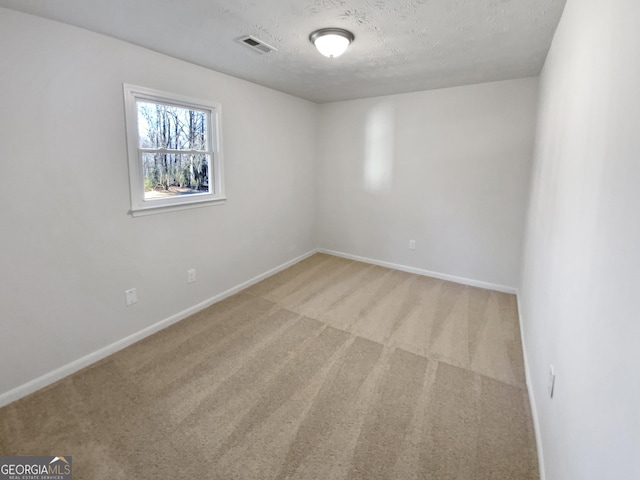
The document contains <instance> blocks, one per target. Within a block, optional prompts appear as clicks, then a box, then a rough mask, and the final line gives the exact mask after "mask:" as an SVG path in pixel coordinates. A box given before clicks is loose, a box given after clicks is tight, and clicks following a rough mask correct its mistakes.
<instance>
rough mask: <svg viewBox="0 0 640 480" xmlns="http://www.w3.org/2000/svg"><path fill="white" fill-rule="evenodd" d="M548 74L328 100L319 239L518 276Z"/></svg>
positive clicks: (427, 265) (437, 265)
mask: <svg viewBox="0 0 640 480" xmlns="http://www.w3.org/2000/svg"><path fill="white" fill-rule="evenodd" d="M537 86H538V85H537V79H531V78H530V79H523V80H512V81H504V82H494V83H486V84H480V85H472V86H465V87H456V88H447V89H442V90H432V91H426V92H419V93H410V94H404V95H394V96H388V97H379V98H373V99H365V100H356V101H349V102H340V103H332V104H325V105H322V106H321V109H320V126H319V130H320V138H319V145H320V146H321V148H320V152H319V161H318V171H319V173H318V179H319V182H320V183H319V187H318V235H319V241H318V243H319V246H320V247H322V248H325V249H329V250H333V251H339V252H342V253H347V254H352V255H359V256H364V257H368V258H372V259H375V260H382V261H386V262H391V263H395V264H400V265H405V266H409V267H413V268H417V269H422V270H427V271H430V272H434V273H437V274H445V275H453V276H457V277H462V278H466V279H472V280H475V281H480V282H486V283H488V284H492V285H493V286H506V287H516V286H517V283H518V280H519V275H520V261H521V247H522V236H523V234H522V232H523V226H524V216H525V213H526V204H527V198H528V188H529V181H530V169H531V157H532V155H533V142H534V129H535V118H536V113H535V112H536V102H537ZM410 239H414V240H416V250H415V251H410V250H409V249H408V246H409V240H410Z"/></svg>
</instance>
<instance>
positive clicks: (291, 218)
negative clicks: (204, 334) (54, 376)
mask: <svg viewBox="0 0 640 480" xmlns="http://www.w3.org/2000/svg"><path fill="white" fill-rule="evenodd" d="M0 65H2V68H1V69H0V112H1V115H0V179H1V181H2V186H1V187H0V225H2V227H1V229H2V233H1V234H0V251H1V252H2V253H1V254H0V275H1V280H0V281H1V284H2V287H1V289H0V316H1V320H0V332H1V333H0V394H2V393H6V392H8V391H9V390H11V389H14V388H15V387H18V386H20V385H23V384H24V383H25V382H28V381H31V380H33V379H35V378H37V377H39V376H41V375H43V374H46V373H48V372H51V371H52V370H55V369H56V368H59V367H62V366H64V365H67V364H68V363H69V362H72V361H75V360H77V359H79V358H81V357H83V356H84V355H87V354H90V353H92V352H95V351H96V350H98V349H100V348H102V347H105V346H107V345H110V344H111V343H113V342H115V341H117V340H120V339H122V338H124V337H126V336H127V335H130V334H132V333H134V332H138V331H140V330H142V329H144V328H145V327H148V326H150V325H152V324H154V323H156V322H159V321H161V320H163V319H166V318H167V317H170V316H171V315H174V314H176V313H178V312H181V311H184V310H185V309H187V308H189V307H192V306H194V305H196V304H198V303H199V302H203V301H206V300H207V299H209V298H211V297H213V296H214V295H217V294H219V293H221V292H224V291H225V290H227V289H229V288H231V287H234V286H236V285H238V284H240V283H242V282H244V281H247V280H249V279H251V278H252V277H254V276H256V275H259V274H262V273H264V272H266V271H267V270H269V269H271V268H273V267H275V266H277V265H280V264H282V263H284V262H286V261H288V260H291V259H293V258H295V257H297V256H300V255H302V254H304V253H306V252H308V251H310V250H312V249H314V248H315V246H316V235H315V230H314V229H315V226H314V225H315V218H314V216H315V195H314V193H313V192H314V189H315V163H314V162H315V158H314V154H315V153H314V152H315V123H316V118H317V106H316V105H315V104H312V103H310V102H306V101H303V100H300V99H297V98H294V97H291V96H288V95H284V94H282V93H278V92H275V91H273V90H269V89H266V88H263V87H259V86H257V85H254V84H251V83H248V82H244V81H241V80H238V79H235V78H231V77H229V76H225V75H222V74H218V73H215V72H212V71H209V70H206V69H203V68H200V67H197V66H195V65H192V64H188V63H185V62H182V61H178V60H175V59H172V58H169V57H166V56H163V55H160V54H156V53H154V52H151V51H149V50H145V49H142V48H138V47H135V46H132V45H130V44H127V43H124V42H120V41H117V40H114V39H111V38H108V37H104V36H101V35H97V34H94V33H90V32H88V31H85V30H81V29H78V28H74V27H70V26H66V25H63V24H60V23H56V22H52V21H48V20H43V19H39V18H37V17H33V16H28V15H24V14H20V13H17V12H13V11H11V10H6V9H0ZM124 82H126V83H131V84H136V85H143V86H147V87H151V88H157V89H161V90H167V91H171V92H175V93H178V94H182V95H188V96H192V97H196V98H203V99H208V100H211V101H217V102H220V103H221V104H222V112H223V141H224V155H225V179H226V192H227V196H228V202H227V204H226V205H224V206H215V207H206V208H198V209H193V210H188V211H182V212H176V213H166V214H160V215H152V216H147V217H141V218H132V217H131V216H130V215H129V214H128V213H127V212H128V210H129V208H130V203H129V187H128V181H129V180H128V167H127V151H126V146H125V126H124V107H123V93H122V84H123V83H124ZM191 267H196V268H197V277H198V280H197V282H196V283H195V284H192V285H187V283H186V271H187V269H188V268H191ZM132 287H136V288H137V289H138V297H139V301H138V304H136V305H135V306H132V307H125V305H124V303H125V302H124V291H125V290H126V289H128V288H132Z"/></svg>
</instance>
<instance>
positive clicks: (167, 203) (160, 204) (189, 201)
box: [123, 83, 226, 217]
mask: <svg viewBox="0 0 640 480" xmlns="http://www.w3.org/2000/svg"><path fill="white" fill-rule="evenodd" d="M123 88H124V106H125V123H126V131H127V150H128V156H129V187H130V190H131V214H132V215H133V216H134V217H136V216H140V215H150V214H155V213H162V212H172V211H176V210H183V209H186V208H194V207H203V206H209V205H220V204H224V203H225V202H226V197H225V194H224V181H223V161H222V125H221V118H222V107H221V106H220V104H219V103H215V102H210V101H206V100H198V99H194V98H190V97H186V96H183V95H177V94H174V93H169V92H163V91H160V90H155V89H152V88H146V87H140V86H136V85H129V84H126V83H125V84H123ZM138 100H147V101H150V102H157V103H162V104H168V105H175V106H176V107H182V108H192V109H197V110H200V111H204V112H206V115H207V134H208V138H207V148H208V150H207V151H206V153H207V154H209V155H211V157H210V158H211V163H210V165H209V192H204V193H196V194H190V195H177V196H174V197H166V198H154V199H147V200H145V196H144V174H143V164H142V153H143V152H145V151H149V150H148V149H143V148H140V138H139V133H138V106H137V101H138ZM185 152H186V153H189V151H185Z"/></svg>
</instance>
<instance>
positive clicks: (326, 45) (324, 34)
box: [309, 28, 355, 58]
mask: <svg viewBox="0 0 640 480" xmlns="http://www.w3.org/2000/svg"><path fill="white" fill-rule="evenodd" d="M354 38H355V37H354V36H353V33H351V32H350V31H349V30H344V29H342V28H321V29H320V30H316V31H315V32H313V33H312V34H311V35H309V40H311V43H313V44H314V45H315V46H316V48H317V49H318V51H319V52H320V53H321V54H322V55H324V56H325V57H329V58H335V57H339V56H340V55H342V54H343V53H344V52H345V51H346V50H347V47H348V46H349V44H350V43H351V42H353V40H354Z"/></svg>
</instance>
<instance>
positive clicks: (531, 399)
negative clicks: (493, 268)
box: [518, 298, 547, 480]
mask: <svg viewBox="0 0 640 480" xmlns="http://www.w3.org/2000/svg"><path fill="white" fill-rule="evenodd" d="M518 322H519V323H520V342H521V343H522V356H523V357H524V376H525V382H526V384H527V393H528V394H529V405H530V406H531V418H532V420H533V430H534V432H535V436H536V450H537V451H538V471H539V473H540V480H546V478H547V474H546V471H545V464H544V451H543V449H542V438H541V437H540V423H539V421H538V407H537V406H536V397H535V395H534V394H533V385H532V384H531V370H529V356H528V355H527V344H526V343H525V341H524V325H523V324H522V313H521V312H520V299H519V298H518Z"/></svg>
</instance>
